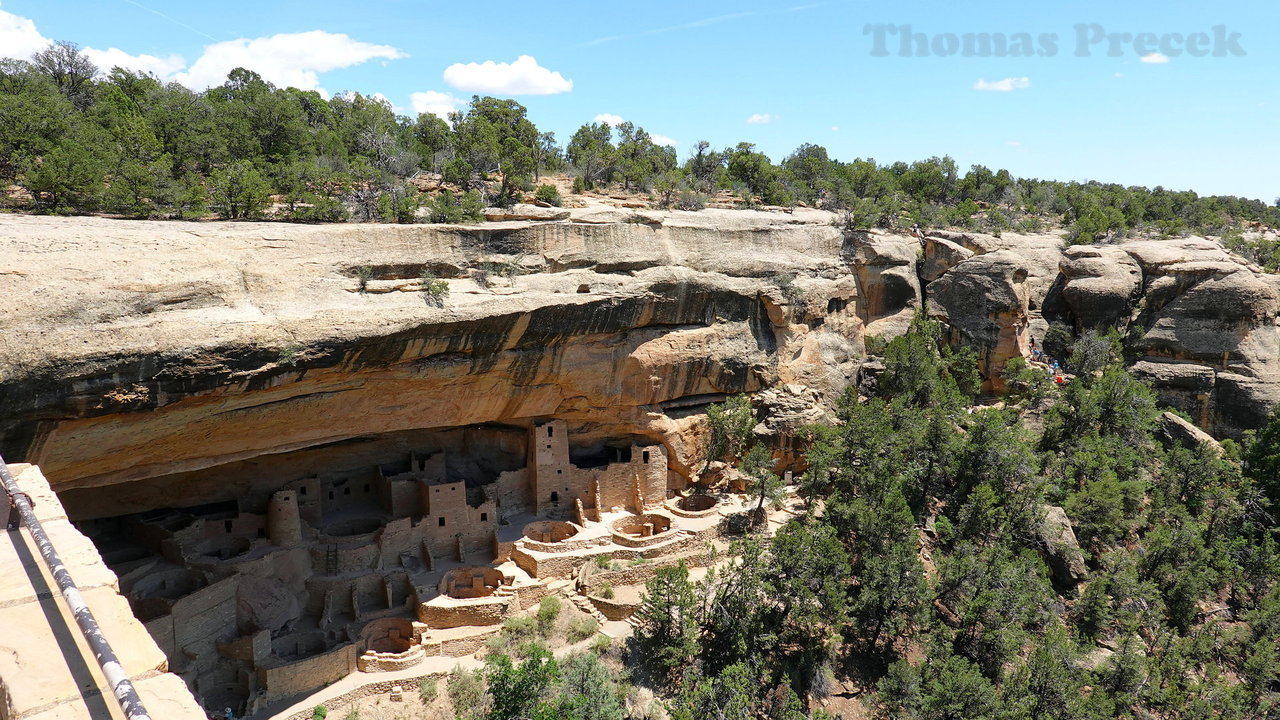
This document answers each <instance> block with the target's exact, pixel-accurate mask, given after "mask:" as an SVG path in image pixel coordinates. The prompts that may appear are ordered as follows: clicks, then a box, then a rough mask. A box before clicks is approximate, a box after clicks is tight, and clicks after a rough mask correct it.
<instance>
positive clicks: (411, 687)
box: [284, 672, 448, 720]
mask: <svg viewBox="0 0 1280 720" xmlns="http://www.w3.org/2000/svg"><path fill="white" fill-rule="evenodd" d="M446 677H448V673H442V672H435V673H423V674H422V675H419V676H416V677H411V678H401V679H400V680H375V681H373V682H370V683H369V684H367V685H361V686H360V687H358V688H356V689H355V690H352V691H350V692H346V693H343V694H341V695H339V696H337V697H333V698H330V699H328V700H326V701H324V702H322V703H317V705H324V706H325V707H327V708H329V714H331V715H334V714H337V711H338V710H339V709H341V708H342V707H343V706H344V705H349V704H351V703H354V702H355V701H357V700H363V699H364V698H367V697H373V696H374V695H385V694H387V693H390V692H391V691H392V689H393V688H396V687H399V688H400V691H401V692H417V691H418V684H419V683H421V682H422V681H423V680H424V679H427V678H429V679H432V680H435V681H437V682H439V681H440V680H443V679H444V678H446ZM313 707H314V706H313ZM313 707H311V708H307V709H305V710H300V711H298V712H296V713H294V714H292V715H290V716H289V717H287V718H285V719H284V720H311V713H312V710H313Z"/></svg>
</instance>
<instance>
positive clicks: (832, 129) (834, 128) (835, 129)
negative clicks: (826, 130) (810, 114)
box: [831, 125, 840, 132]
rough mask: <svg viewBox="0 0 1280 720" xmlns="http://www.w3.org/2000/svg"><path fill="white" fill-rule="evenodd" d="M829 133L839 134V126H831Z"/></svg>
mask: <svg viewBox="0 0 1280 720" xmlns="http://www.w3.org/2000/svg"><path fill="white" fill-rule="evenodd" d="M831 132H840V126H839V125H832V126H831Z"/></svg>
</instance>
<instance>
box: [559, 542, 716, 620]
mask: <svg viewBox="0 0 1280 720" xmlns="http://www.w3.org/2000/svg"><path fill="white" fill-rule="evenodd" d="M699 542H700V540H699V539H698V538H696V537H692V536H691V537H690V538H689V540H688V542H686V543H682V545H683V546H684V549H691V547H690V546H693V545H696V544H698V543H699ZM712 558H713V555H712V553H711V552H710V551H708V550H707V549H705V548H703V549H698V550H694V551H692V552H684V553H681V554H679V555H668V556H664V557H663V558H662V561H661V562H647V563H644V564H641V565H631V566H629V567H625V568H620V569H618V570H604V569H601V568H597V567H595V566H583V569H582V571H581V572H580V573H579V575H578V582H577V587H578V592H580V593H582V594H583V595H587V596H592V595H594V594H595V593H596V591H598V590H599V589H600V587H601V586H602V585H604V584H605V583H608V584H609V585H612V586H613V587H621V586H623V585H639V584H641V583H645V582H648V581H649V580H650V579H652V578H653V577H654V576H655V575H657V573H658V570H660V569H662V568H664V567H671V566H672V565H675V564H677V563H679V562H680V561H681V560H683V561H684V563H685V565H687V566H689V567H702V566H705V565H708V564H710V563H711V561H712ZM601 612H603V611H601Z"/></svg>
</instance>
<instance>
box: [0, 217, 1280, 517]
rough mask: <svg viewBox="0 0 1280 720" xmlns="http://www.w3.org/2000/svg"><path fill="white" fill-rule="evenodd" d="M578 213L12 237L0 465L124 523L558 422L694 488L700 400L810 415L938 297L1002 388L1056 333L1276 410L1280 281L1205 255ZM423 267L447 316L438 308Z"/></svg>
mask: <svg viewBox="0 0 1280 720" xmlns="http://www.w3.org/2000/svg"><path fill="white" fill-rule="evenodd" d="M538 210H543V209H542V208H539V209H538ZM564 214H565V211H559V210H556V211H555V215H554V217H555V218H559V219H550V220H536V221H512V222H498V223H487V224H484V225H480V226H428V225H408V226H389V225H357V224H348V225H331V226H301V225H283V224H258V223H189V224H188V223H156V222H139V221H114V220H106V219H94V218H74V219H72V218H66V219H60V218H36V217H22V216H3V217H0V333H2V334H3V337H4V344H3V346H2V347H0V398H3V401H4V415H3V417H0V451H2V452H3V453H4V455H5V457H6V458H7V459H10V460H13V461H17V460H26V461H32V462H38V463H40V464H41V466H42V467H43V469H44V471H45V472H46V474H47V476H48V477H50V478H51V479H52V481H53V482H54V484H55V487H56V488H57V489H59V490H60V491H70V492H71V493H72V494H71V495H69V496H68V499H67V502H68V507H69V508H71V507H75V506H76V503H75V502H74V497H73V496H74V493H75V492H76V491H77V489H79V490H85V491H88V490H89V489H92V488H99V487H104V486H114V487H117V488H120V489H119V490H113V492H112V495H111V498H110V499H109V501H110V502H115V501H119V502H120V503H122V508H124V509H128V510H129V511H136V510H137V509H138V507H139V505H140V504H142V503H144V502H145V500H144V498H146V497H147V496H150V495H154V494H156V493H163V492H165V491H166V490H165V488H166V487H167V485H166V483H168V482H169V481H180V482H181V483H183V485H182V487H183V492H184V493H187V495H185V496H184V497H185V499H186V500H188V501H190V502H192V503H195V502H211V501H214V500H217V499H220V498H222V497H223V496H225V495H227V494H228V493H235V492H237V489H236V488H235V487H234V486H232V485H227V484H226V482H225V479H224V480H223V481H219V480H218V479H217V474H216V473H215V472H212V471H213V470H216V468H218V467H221V466H225V465H227V464H229V463H237V464H238V465H236V467H237V468H240V469H244V468H249V467H251V466H252V467H257V468H258V469H257V470H256V471H255V472H257V473H258V474H259V475H262V476H264V477H265V476H267V475H269V474H270V473H268V472H267V471H266V470H264V468H267V467H273V468H274V467H276V465H275V464H273V463H275V461H274V460H273V458H280V457H283V456H284V455H285V454H287V453H295V452H302V451H306V452H311V453H312V454H313V455H314V457H315V458H328V459H332V457H333V456H335V455H337V454H338V453H337V452H336V451H334V452H330V451H329V450H326V448H336V447H341V448H345V450H344V452H345V451H351V452H354V450H352V448H356V447H373V445H374V444H376V443H377V442H381V439H385V438H393V439H394V438H400V439H396V440H394V442H397V443H402V444H403V443H404V442H407V441H404V440H403V437H402V434H403V433H420V432H430V431H437V430H439V431H445V430H449V429H453V428H463V427H472V428H475V427H486V426H492V427H494V428H504V427H505V428H512V427H523V426H527V425H528V424H529V423H530V422H532V421H533V420H535V419H539V418H549V417H556V418H560V419H563V420H565V421H566V422H567V423H568V424H569V427H570V430H571V432H572V433H573V434H574V437H575V438H581V439H582V440H583V442H588V443H592V442H605V441H624V440H628V439H631V440H641V439H643V440H645V441H647V442H661V443H662V444H663V445H665V446H666V449H667V454H668V457H669V463H670V468H671V471H672V472H673V473H674V474H675V476H677V477H684V478H687V477H689V476H690V474H691V467H692V466H693V464H694V463H695V461H696V458H697V457H698V453H699V443H700V442H701V439H700V435H699V433H700V428H701V423H700V418H701V413H702V410H703V409H704V408H705V406H706V405H707V404H708V403H711V402H716V401H719V400H720V399H722V398H723V397H725V396H726V395H727V394H729V393H735V392H755V391H759V390H762V389H765V388H773V387H782V386H786V388H790V389H787V390H786V391H785V392H784V393H777V392H775V393H774V394H773V395H770V396H767V397H765V398H763V399H762V400H769V402H762V403H761V406H762V407H765V409H766V410H767V413H766V414H767V415H769V416H772V415H774V414H776V415H777V416H778V417H777V418H774V419H773V420H771V421H770V422H772V423H773V425H770V424H769V423H766V427H767V428H769V429H770V431H771V432H774V431H777V428H775V427H774V426H775V425H778V424H779V423H781V424H786V422H788V420H785V419H784V418H783V417H782V416H784V415H786V416H788V417H790V418H791V420H794V421H795V422H802V421H803V422H808V421H810V420H811V419H813V418H817V417H821V416H822V413H823V412H824V410H823V408H824V407H825V406H829V404H830V402H831V401H832V399H833V398H834V397H835V396H836V395H837V394H838V393H839V392H841V391H842V390H843V388H844V387H845V386H846V385H847V384H848V383H850V382H855V381H856V380H857V379H858V378H859V370H860V366H861V365H862V363H863V359H864V358H863V356H864V347H863V339H864V336H865V335H878V336H881V337H890V336H892V335H894V334H896V333H899V332H901V331H902V330H904V329H905V328H906V326H907V324H908V323H909V322H910V319H911V317H912V315H913V314H914V313H915V312H916V311H917V310H918V309H919V308H920V307H921V306H922V304H924V303H925V302H926V299H927V304H928V307H929V311H930V312H931V313H932V314H933V315H934V316H935V317H938V318H940V319H942V320H944V321H945V322H946V323H947V325H948V327H949V329H950V332H951V335H952V337H954V338H955V339H957V340H963V341H966V342H970V343H973V344H974V345H975V346H976V349H977V350H978V353H979V356H980V358H981V360H982V363H983V368H984V371H985V373H986V375H987V382H988V385H987V386H988V388H989V389H992V390H999V389H1000V387H1001V380H1000V375H999V374H1000V369H1001V368H1002V367H1003V365H1004V363H1005V361H1007V359H1008V358H1010V357H1014V356H1016V355H1019V354H1023V353H1025V352H1026V351H1027V341H1028V339H1029V338H1030V337H1034V336H1037V335H1039V334H1041V333H1043V332H1044V330H1045V328H1046V327H1047V324H1046V323H1048V322H1057V323H1064V324H1069V325H1071V326H1073V327H1074V328H1075V329H1077V330H1085V329H1096V328H1102V327H1106V326H1110V325H1117V326H1119V327H1120V329H1121V331H1122V332H1123V333H1124V336H1125V342H1126V349H1127V351H1128V352H1129V353H1130V354H1131V356H1132V357H1134V358H1135V360H1134V365H1133V369H1134V370H1135V372H1137V373H1139V374H1140V375H1142V376H1143V377H1146V378H1148V379H1150V380H1151V381H1152V383H1153V384H1154V385H1155V387H1156V388H1157V391H1158V392H1159V393H1160V395H1161V397H1162V398H1163V399H1164V400H1165V401H1167V402H1169V403H1171V404H1173V405H1175V406H1177V407H1179V408H1181V409H1183V410H1185V411H1186V412H1188V413H1190V414H1191V416H1192V417H1194V418H1195V419H1196V420H1197V422H1198V423H1199V424H1200V426H1201V427H1203V428H1205V429H1207V430H1209V431H1211V432H1213V433H1215V434H1227V435H1231V434H1235V433H1238V432H1239V431H1241V430H1243V429H1246V428H1249V427H1256V426H1258V425H1259V424H1260V423H1261V421H1262V419H1263V417H1264V416H1265V414H1266V412H1267V411H1268V410H1269V408H1270V407H1271V406H1272V405H1274V404H1275V402H1276V401H1277V399H1280V374H1278V370H1280V329H1277V327H1276V315H1277V308H1278V306H1280V278H1278V277H1277V276H1274V275H1269V274H1266V273H1264V272H1262V271H1261V270H1260V269H1258V268H1256V267H1254V266H1250V265H1248V264H1247V263H1245V262H1243V261H1241V260H1240V259H1238V258H1235V257H1233V256H1231V255H1230V254H1229V253H1227V252H1226V251H1225V250H1223V249H1222V248H1221V247H1220V246H1219V245H1218V244H1217V243H1216V242H1212V241H1208V240H1204V239H1199V238H1187V239H1181V240H1168V241H1131V242H1125V243H1119V244H1116V245H1107V246H1098V247H1078V248H1077V247H1073V248H1065V249H1064V243H1063V241H1062V239H1061V238H1059V237H1057V236H1056V235H1051V234H1044V235H1018V234H1013V233H1006V234H1004V235H1003V236H1002V237H1000V238H996V237H992V236H989V235H981V234H961V233H942V234H939V235H938V236H936V237H930V238H928V239H927V240H926V241H925V242H924V243H923V248H922V247H921V245H922V243H921V242H920V241H918V240H917V239H915V238H910V237H904V236H899V235H892V234H886V233H882V232H857V233H843V232H841V231H840V230H839V229H838V228H837V227H836V226H835V225H833V224H832V220H833V216H832V215H831V214H829V213H824V212H821V211H815V210H807V209H797V210H795V211H794V212H791V213H787V212H763V211H741V210H737V211H728V210H704V211H700V212H680V211H672V212H659V211H651V210H644V211H635V210H630V209H615V208H609V209H605V208H577V209H573V210H570V211H567V214H568V219H564ZM427 271H429V272H430V273H432V274H434V275H435V276H436V277H438V278H441V279H444V280H445V282H446V283H447V284H448V286H449V292H448V294H447V296H445V297H437V296H433V295H431V294H429V293H426V292H424V283H423V281H422V279H421V278H422V277H423V275H424V273H425V272H427ZM871 375H873V373H863V376H864V378H867V377H870V376H871ZM801 400H803V402H801ZM766 406H767V407H766ZM398 434H399V435H398ZM388 442H391V441H390V440H388ZM397 447H398V446H397ZM319 461H320V460H319V459H317V460H316V462H319ZM121 483H126V485H120V484H121ZM677 484H678V483H677ZM241 489H243V488H241ZM126 506H127V507H126Z"/></svg>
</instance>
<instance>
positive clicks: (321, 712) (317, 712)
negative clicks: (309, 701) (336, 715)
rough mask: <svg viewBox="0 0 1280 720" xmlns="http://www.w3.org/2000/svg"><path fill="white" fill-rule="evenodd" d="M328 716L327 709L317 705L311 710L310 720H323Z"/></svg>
mask: <svg viewBox="0 0 1280 720" xmlns="http://www.w3.org/2000/svg"><path fill="white" fill-rule="evenodd" d="M328 716H329V708H327V707H325V706H323V705H317V706H315V707H313V708H311V720H324V719H325V718H326V717H328Z"/></svg>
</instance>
